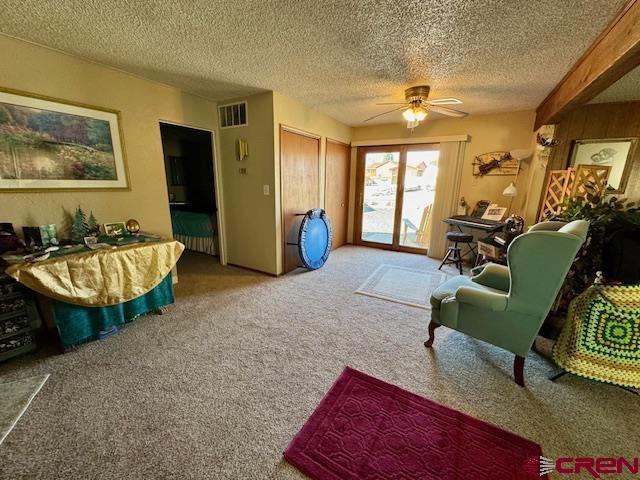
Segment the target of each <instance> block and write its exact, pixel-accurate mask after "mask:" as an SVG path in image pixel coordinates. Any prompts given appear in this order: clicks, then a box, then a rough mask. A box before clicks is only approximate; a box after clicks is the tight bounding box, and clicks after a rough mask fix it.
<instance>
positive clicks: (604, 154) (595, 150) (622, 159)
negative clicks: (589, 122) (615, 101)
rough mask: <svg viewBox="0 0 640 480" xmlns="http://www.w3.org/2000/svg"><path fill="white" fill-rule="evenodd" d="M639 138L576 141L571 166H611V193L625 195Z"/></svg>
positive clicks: (609, 181) (570, 159)
mask: <svg viewBox="0 0 640 480" xmlns="http://www.w3.org/2000/svg"><path fill="white" fill-rule="evenodd" d="M637 143H638V139H637V138H606V139H588V140H586V139H582V140H575V141H574V142H573V147H572V149H571V155H570V157H569V166H570V167H574V168H577V167H578V165H598V166H609V167H611V169H610V171H609V180H608V184H609V192H610V193H624V191H625V189H626V187H627V182H628V180H629V174H630V172H631V164H632V163H633V158H634V153H635V150H636V147H637Z"/></svg>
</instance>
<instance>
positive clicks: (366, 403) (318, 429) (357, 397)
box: [284, 367, 547, 480]
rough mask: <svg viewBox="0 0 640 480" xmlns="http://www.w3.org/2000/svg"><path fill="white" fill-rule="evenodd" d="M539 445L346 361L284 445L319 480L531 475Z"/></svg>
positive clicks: (513, 479)
mask: <svg viewBox="0 0 640 480" xmlns="http://www.w3.org/2000/svg"><path fill="white" fill-rule="evenodd" d="M541 454H542V452H541V450H540V446H539V445H537V444H536V443H533V442H531V441H529V440H526V439H524V438H522V437H519V436H517V435H514V434H512V433H509V432H506V431H504V430H501V429H500V428H497V427H494V426H493V425H490V424H488V423H485V422H483V421H480V420H478V419H476V418H473V417H470V416H468V415H465V414H463V413H460V412H458V411H456V410H452V409H451V408H447V407H445V406H443V405H440V404H438V403H435V402H433V401H431V400H428V399H426V398H424V397H420V396H418V395H415V394H413V393H411V392H408V391H407V390H404V389H402V388H399V387H396V386H394V385H391V384H388V383H385V382H383V381H380V380H378V379H376V378H373V377H370V376H369V375H366V374H364V373H362V372H359V371H357V370H354V369H352V368H349V367H347V368H345V370H344V371H343V372H342V374H341V375H340V377H338V380H336V382H335V384H334V385H333V386H332V387H331V389H330V390H329V392H327V394H326V395H325V397H324V398H323V399H322V401H321V402H320V405H318V407H317V408H316V410H315V412H313V414H312V415H311V417H310V418H309V420H307V422H306V423H305V424H304V426H303V427H302V430H300V432H298V434H297V435H296V436H295V438H294V439H293V440H292V441H291V443H290V444H289V446H288V447H287V449H286V451H285V452H284V457H285V459H286V460H287V461H288V462H289V463H291V464H292V465H294V466H295V467H297V468H298V469H299V470H300V471H302V472H303V473H305V474H307V475H309V476H310V477H311V478H313V479H315V480H355V479H366V480H386V479H393V480H405V479H406V480H410V479H424V480H429V479H434V480H435V479H437V480H454V479H455V480H485V479H486V480H489V479H490V480H503V479H505V480H506V479H509V480H525V479H526V480H531V479H533V478H547V477H546V475H545V476H544V477H539V476H538V475H535V476H534V475H533V474H532V473H528V471H527V470H528V468H527V467H524V465H525V463H527V461H528V460H531V459H533V458H535V459H537V458H539V457H540V455H541Z"/></svg>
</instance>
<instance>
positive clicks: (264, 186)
mask: <svg viewBox="0 0 640 480" xmlns="http://www.w3.org/2000/svg"><path fill="white" fill-rule="evenodd" d="M262 193H263V194H264V195H269V185H263V186H262Z"/></svg>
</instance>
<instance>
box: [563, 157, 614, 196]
mask: <svg viewBox="0 0 640 480" xmlns="http://www.w3.org/2000/svg"><path fill="white" fill-rule="evenodd" d="M609 173H611V167H609V166H607V165H578V168H577V169H576V170H575V176H573V182H572V185H571V193H570V197H571V198H575V197H584V196H585V195H586V194H587V189H586V187H587V185H589V186H591V187H592V188H593V189H594V190H595V191H596V192H597V193H599V194H601V193H604V192H606V190H607V180H608V179H609Z"/></svg>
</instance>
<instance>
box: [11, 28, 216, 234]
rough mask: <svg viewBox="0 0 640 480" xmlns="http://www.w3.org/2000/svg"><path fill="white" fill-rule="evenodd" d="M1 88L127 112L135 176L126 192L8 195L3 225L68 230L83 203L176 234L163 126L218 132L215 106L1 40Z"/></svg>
mask: <svg viewBox="0 0 640 480" xmlns="http://www.w3.org/2000/svg"><path fill="white" fill-rule="evenodd" d="M0 65H1V68H0V87H4V88H11V89H18V90H24V91H29V92H33V93H37V94H40V95H47V96H51V97H56V98H61V99H66V100H71V101H74V102H82V103H86V104H89V105H96V106H102V107H106V108H111V109H116V110H120V112H121V119H122V125H123V129H124V148H125V153H126V156H127V163H128V167H129V176H130V187H131V190H130V191H125V192H82V191H78V192H55V191H52V192H50V193H49V192H46V193H36V192H26V193H0V221H9V222H13V223H14V225H15V226H16V227H21V226H22V225H25V224H26V225H40V224H44V223H56V224H58V225H59V226H61V225H63V221H64V218H65V212H72V211H74V210H75V208H76V206H77V205H81V206H82V207H83V208H84V209H85V210H87V211H89V210H92V211H93V212H94V214H95V216H96V217H97V219H98V221H99V222H112V221H118V220H127V219H128V218H132V217H133V218H136V219H138V220H139V221H140V224H141V225H142V228H143V229H144V230H146V231H151V232H156V233H160V234H162V235H166V236H170V235H171V220H170V217H169V205H168V199H167V186H166V180H165V171H164V162H163V155H162V145H161V142H160V128H159V125H158V123H159V121H160V120H166V121H170V122H174V123H180V124H186V125H191V126H196V127H200V128H204V129H211V130H213V129H215V128H216V126H217V113H216V106H215V103H213V102H210V101H207V100H204V99H202V98H199V97H195V96H193V95H189V94H186V93H184V92H181V91H180V90H178V89H176V88H172V87H168V86H165V85H161V84H158V83H155V82H150V81H146V80H143V79H141V78H138V77H135V76H132V75H128V74H125V73H122V72H119V71H117V70H113V69H110V68H107V67H104V66H101V65H98V64H95V63H91V62H87V61H84V60H81V59H78V58H76V57H73V56H69V55H65V54H63V53H59V52H57V51H54V50H50V49H46V48H43V47H39V46H36V45H32V44H29V43H26V42H22V41H19V40H15V39H12V38H8V37H4V36H0Z"/></svg>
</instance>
